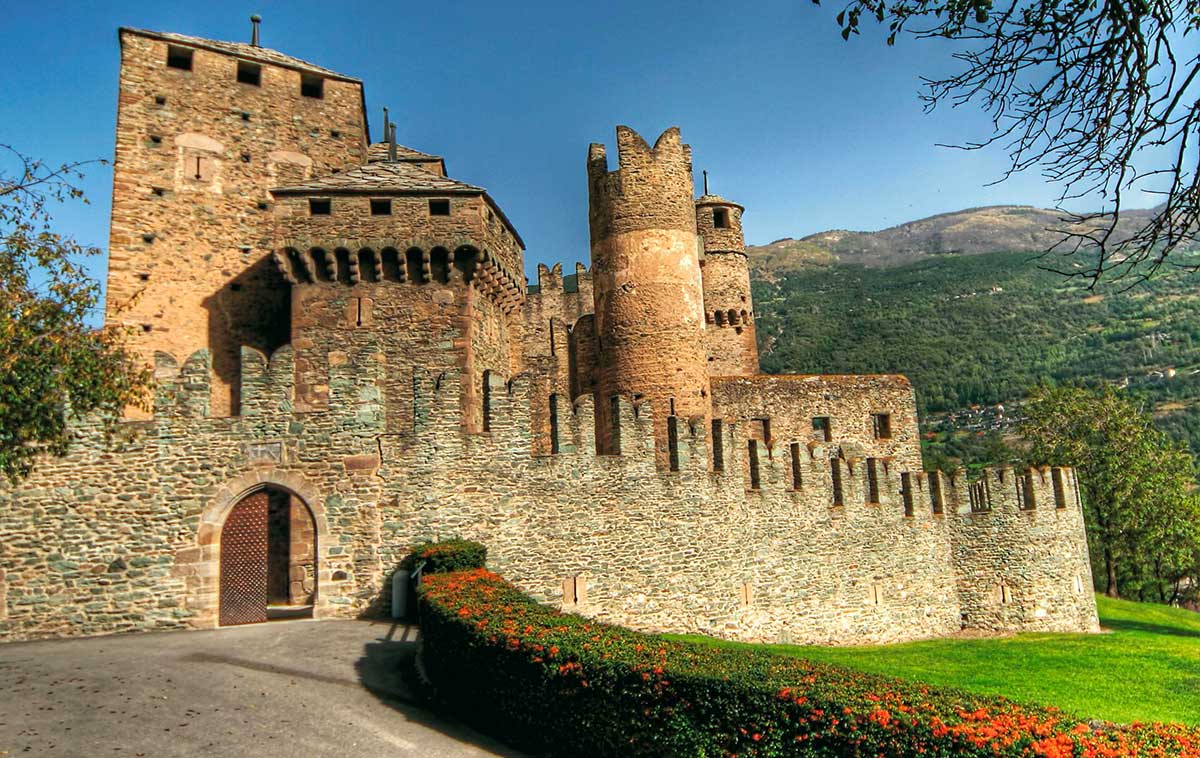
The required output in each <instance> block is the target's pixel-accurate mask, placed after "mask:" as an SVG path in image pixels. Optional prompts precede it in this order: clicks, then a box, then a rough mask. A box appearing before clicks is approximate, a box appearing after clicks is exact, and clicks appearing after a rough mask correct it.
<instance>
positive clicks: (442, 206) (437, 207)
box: [429, 200, 450, 216]
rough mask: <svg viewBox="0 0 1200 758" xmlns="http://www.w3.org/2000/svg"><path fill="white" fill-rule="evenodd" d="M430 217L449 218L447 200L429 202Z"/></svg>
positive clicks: (448, 203)
mask: <svg viewBox="0 0 1200 758" xmlns="http://www.w3.org/2000/svg"><path fill="white" fill-rule="evenodd" d="M429 215H430V216H449V215H450V201H449V200H430V201H429Z"/></svg>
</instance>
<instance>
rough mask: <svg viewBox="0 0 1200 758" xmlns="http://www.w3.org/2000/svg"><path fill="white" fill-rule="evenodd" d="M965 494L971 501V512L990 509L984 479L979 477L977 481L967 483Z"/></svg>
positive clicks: (990, 505) (982, 511)
mask: <svg viewBox="0 0 1200 758" xmlns="http://www.w3.org/2000/svg"><path fill="white" fill-rule="evenodd" d="M967 495H968V496H969V498H970V501H971V512H972V513H984V512H986V511H990V510H991V509H992V504H991V501H990V499H989V497H988V487H987V481H986V480H984V479H980V480H979V481H977V482H971V483H969V484H968V485H967Z"/></svg>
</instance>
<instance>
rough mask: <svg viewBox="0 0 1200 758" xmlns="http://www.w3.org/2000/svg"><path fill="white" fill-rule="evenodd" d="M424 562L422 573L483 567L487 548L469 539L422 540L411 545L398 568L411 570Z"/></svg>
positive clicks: (441, 572)
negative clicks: (417, 543)
mask: <svg viewBox="0 0 1200 758" xmlns="http://www.w3.org/2000/svg"><path fill="white" fill-rule="evenodd" d="M422 563H424V564H425V566H424V568H423V569H422V573H424V574H445V573H447V572H450V571H466V570H468V569H474V568H483V567H484V565H485V564H486V563H487V548H486V547H484V546H483V545H481V544H479V543H478V542H472V541H471V540H458V539H454V540H444V541H442V542H422V543H421V544H419V545H413V547H412V549H411V550H410V551H409V553H408V555H407V556H405V558H404V560H403V561H401V563H400V568H402V569H405V570H406V571H412V570H413V569H415V568H416V567H417V566H419V565H421V564H422Z"/></svg>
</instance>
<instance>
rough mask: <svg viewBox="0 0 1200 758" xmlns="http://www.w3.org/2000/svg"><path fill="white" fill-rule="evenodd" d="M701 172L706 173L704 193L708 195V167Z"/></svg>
mask: <svg viewBox="0 0 1200 758" xmlns="http://www.w3.org/2000/svg"><path fill="white" fill-rule="evenodd" d="M700 173H701V174H704V194H706V195H707V194H708V169H705V170H704V171H701V172H700Z"/></svg>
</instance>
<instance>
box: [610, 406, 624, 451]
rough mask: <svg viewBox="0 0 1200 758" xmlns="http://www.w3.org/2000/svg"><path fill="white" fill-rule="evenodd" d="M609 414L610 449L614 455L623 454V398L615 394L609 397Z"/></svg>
mask: <svg viewBox="0 0 1200 758" xmlns="http://www.w3.org/2000/svg"><path fill="white" fill-rule="evenodd" d="M608 414H609V416H610V418H609V433H610V434H611V435H612V436H611V438H610V443H611V444H610V445H609V449H610V450H611V452H612V454H613V455H620V454H621V399H620V398H619V397H617V396H616V395H613V396H612V397H610V398H609V399H608Z"/></svg>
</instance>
